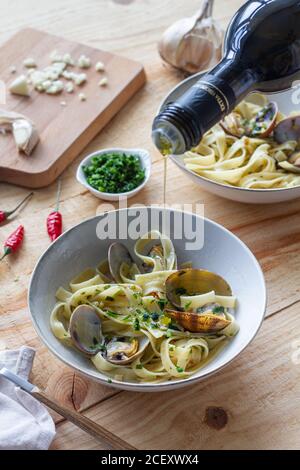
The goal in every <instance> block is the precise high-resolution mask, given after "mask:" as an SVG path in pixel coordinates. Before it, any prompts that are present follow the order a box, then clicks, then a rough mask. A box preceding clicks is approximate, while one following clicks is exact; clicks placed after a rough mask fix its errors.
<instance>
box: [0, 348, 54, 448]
mask: <svg viewBox="0 0 300 470" xmlns="http://www.w3.org/2000/svg"><path fill="white" fill-rule="evenodd" d="M34 356H35V351H34V349H32V348H28V347H25V346H23V347H22V348H21V349H19V350H13V351H9V350H4V351H0V369H1V368H2V367H6V368H7V369H9V370H11V371H12V372H14V373H15V374H18V375H19V376H20V377H22V378H24V379H26V380H27V379H28V377H29V374H30V371H31V368H32V364H33V359H34ZM54 436H55V426H54V423H53V420H52V418H51V416H50V415H49V413H48V411H47V409H46V408H45V407H44V406H43V405H41V403H39V402H38V401H37V400H36V399H35V398H33V397H32V396H31V395H29V394H28V393H27V392H24V391H23V390H21V389H20V388H19V387H16V386H15V385H14V384H13V383H12V382H10V381H9V380H7V379H6V378H5V377H1V376H0V450H46V449H48V448H49V446H50V444H51V442H52V439H53V438H54Z"/></svg>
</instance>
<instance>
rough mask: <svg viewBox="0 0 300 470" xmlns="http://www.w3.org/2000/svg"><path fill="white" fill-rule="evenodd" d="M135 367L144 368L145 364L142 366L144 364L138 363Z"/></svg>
mask: <svg viewBox="0 0 300 470" xmlns="http://www.w3.org/2000/svg"><path fill="white" fill-rule="evenodd" d="M135 368H136V369H142V368H143V366H142V364H137V365H136V366H135Z"/></svg>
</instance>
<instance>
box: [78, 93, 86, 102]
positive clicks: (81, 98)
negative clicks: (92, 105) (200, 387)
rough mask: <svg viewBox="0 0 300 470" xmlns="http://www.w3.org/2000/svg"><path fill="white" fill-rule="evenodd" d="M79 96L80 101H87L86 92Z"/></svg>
mask: <svg viewBox="0 0 300 470" xmlns="http://www.w3.org/2000/svg"><path fill="white" fill-rule="evenodd" d="M78 98H79V99H80V101H86V95H85V94H84V93H79V95H78Z"/></svg>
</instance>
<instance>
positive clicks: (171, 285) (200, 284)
mask: <svg viewBox="0 0 300 470" xmlns="http://www.w3.org/2000/svg"><path fill="white" fill-rule="evenodd" d="M211 291H214V292H215V293H216V295H232V291H231V287H230V285H229V284H228V283H227V282H226V281H225V279H223V278H222V277H221V276H218V274H215V273H212V272H210V271H205V270H204V269H194V268H188V269H181V270H179V271H176V272H175V273H173V274H171V275H170V276H169V277H168V278H167V280H166V294H167V298H168V300H169V301H170V302H171V304H172V305H174V307H176V308H177V310H181V311H182V310H183V308H182V307H181V301H180V296H181V295H189V296H191V295H199V294H206V293H207V292H211Z"/></svg>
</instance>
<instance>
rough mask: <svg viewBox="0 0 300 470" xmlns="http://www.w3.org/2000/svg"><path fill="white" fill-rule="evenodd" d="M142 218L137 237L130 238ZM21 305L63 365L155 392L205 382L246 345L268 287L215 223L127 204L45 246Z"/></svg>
mask: <svg viewBox="0 0 300 470" xmlns="http://www.w3.org/2000/svg"><path fill="white" fill-rule="evenodd" d="M138 217H140V218H141V220H142V222H139V226H140V227H144V230H143V231H141V232H138V233H135V232H134V235H133V229H132V227H137V218H138ZM107 226H108V227H110V230H109V233H110V234H111V235H110V236H109V237H108V236H107V234H106V233H105V230H104V227H107ZM166 227H167V228H168V229H166ZM180 227H181V228H182V229H183V230H182V234H185V235H181V233H180V230H179V229H180ZM120 233H121V234H122V236H121V235H120ZM250 281H251V282H250ZM29 307H30V312H31V317H32V321H33V324H34V327H35V329H36V331H37V333H38V335H39V336H40V338H41V339H42V341H43V342H44V343H45V344H46V346H47V347H48V348H49V350H50V351H51V352H52V353H53V354H55V355H56V356H57V357H58V358H59V359H60V360H61V361H63V362H64V363H66V364H67V365H68V366H70V367H72V368H73V369H75V370H77V371H78V372H80V373H82V374H84V375H85V376H87V377H89V378H91V379H93V380H96V381H98V382H100V383H103V384H107V385H112V386H114V387H117V388H120V389H125V390H136V391H163V390H170V389H173V388H179V387H183V386H186V385H189V384H192V383H195V382H198V381H200V380H203V379H204V378H206V377H209V376H210V375H211V374H214V373H215V372H217V371H218V370H220V369H222V368H223V367H225V366H227V365H228V364H230V363H231V362H232V361H233V359H235V358H236V357H237V356H238V355H239V354H240V353H241V352H242V351H243V350H244V349H245V348H246V346H247V345H248V344H249V343H250V342H251V341H252V339H253V338H254V337H255V335H256V333H257V331H258V329H259V327H260V325H261V323H262V320H263V318H264V314H265V308H266V287H265V281H264V277H263V274H262V271H261V268H260V266H259V264H258V262H257V260H256V259H255V257H254V255H253V254H252V253H251V252H250V250H249V249H248V248H247V247H246V245H245V244H244V243H243V242H242V241H240V240H239V239H238V238H237V237H236V236H235V235H233V234H232V233H231V232H229V231H228V230H226V229H225V228H223V227H222V226H221V225H218V224H217V223H215V222H212V221H210V220H208V219H205V218H202V217H200V216H198V215H195V214H192V213H186V212H181V211H175V210H171V209H160V208H152V207H151V208H150V207H141V208H138V209H137V208H134V209H130V208H129V209H121V210H116V211H111V212H107V213H104V214H100V215H99V216H96V217H94V218H92V219H88V220H86V221H84V222H82V223H80V224H79V225H76V226H75V227H73V228H71V229H70V230H68V231H67V232H65V233H64V234H63V235H61V236H60V237H59V238H58V239H57V240H56V241H55V242H54V243H53V244H51V246H50V247H49V248H48V249H47V250H46V252H45V253H44V254H43V255H42V256H41V258H40V260H39V261H38V263H37V265H36V267H35V269H34V272H33V274H32V278H31V283H30V288H29Z"/></svg>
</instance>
